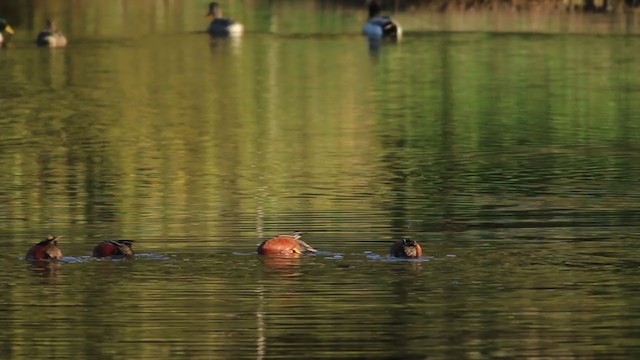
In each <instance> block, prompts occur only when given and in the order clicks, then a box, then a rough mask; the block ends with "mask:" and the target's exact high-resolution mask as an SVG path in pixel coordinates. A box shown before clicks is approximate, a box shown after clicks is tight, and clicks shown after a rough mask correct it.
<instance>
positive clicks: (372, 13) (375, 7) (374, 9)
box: [369, 0, 382, 19]
mask: <svg viewBox="0 0 640 360" xmlns="http://www.w3.org/2000/svg"><path fill="white" fill-rule="evenodd" d="M381 12H382V7H381V6H380V4H378V1H377V0H371V2H369V19H371V18H374V17H377V16H380V13H381Z"/></svg>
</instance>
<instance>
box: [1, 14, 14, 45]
mask: <svg viewBox="0 0 640 360" xmlns="http://www.w3.org/2000/svg"><path fill="white" fill-rule="evenodd" d="M5 32H6V33H7V34H11V35H13V34H14V31H13V28H12V27H11V25H9V24H8V23H7V21H6V20H5V19H0V45H2V43H3V42H4V36H3V33H5Z"/></svg>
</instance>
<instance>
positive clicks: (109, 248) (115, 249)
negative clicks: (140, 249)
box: [93, 240, 134, 258]
mask: <svg viewBox="0 0 640 360" xmlns="http://www.w3.org/2000/svg"><path fill="white" fill-rule="evenodd" d="M133 242H134V241H133V240H106V241H102V242H99V243H98V244H97V245H96V246H95V247H94V248H93V256H94V257H98V258H100V257H109V256H123V257H131V256H133V254H134V253H133Z"/></svg>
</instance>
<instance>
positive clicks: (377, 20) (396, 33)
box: [362, 1, 402, 40]
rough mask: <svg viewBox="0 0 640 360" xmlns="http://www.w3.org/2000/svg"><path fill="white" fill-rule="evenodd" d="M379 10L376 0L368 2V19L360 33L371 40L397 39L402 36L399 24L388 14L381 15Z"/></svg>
mask: <svg viewBox="0 0 640 360" xmlns="http://www.w3.org/2000/svg"><path fill="white" fill-rule="evenodd" d="M381 11H382V9H381V7H380V5H379V4H378V2H377V1H371V3H369V20H368V21H367V22H366V23H365V24H364V26H363V27H362V33H363V34H364V35H366V36H367V37H368V38H369V39H372V40H382V39H393V40H399V39H400V38H401V37H402V28H401V27H400V24H398V23H397V22H396V21H394V20H393V19H392V18H390V17H388V16H381V15H380V13H381Z"/></svg>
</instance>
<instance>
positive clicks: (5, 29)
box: [4, 25, 16, 35]
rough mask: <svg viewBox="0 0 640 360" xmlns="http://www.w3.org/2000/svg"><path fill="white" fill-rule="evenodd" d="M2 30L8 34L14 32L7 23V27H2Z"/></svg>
mask: <svg viewBox="0 0 640 360" xmlns="http://www.w3.org/2000/svg"><path fill="white" fill-rule="evenodd" d="M4 31H6V32H8V33H9V34H11V35H13V34H15V33H16V32H15V31H14V30H13V28H12V27H11V25H7V27H5V28H4Z"/></svg>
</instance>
